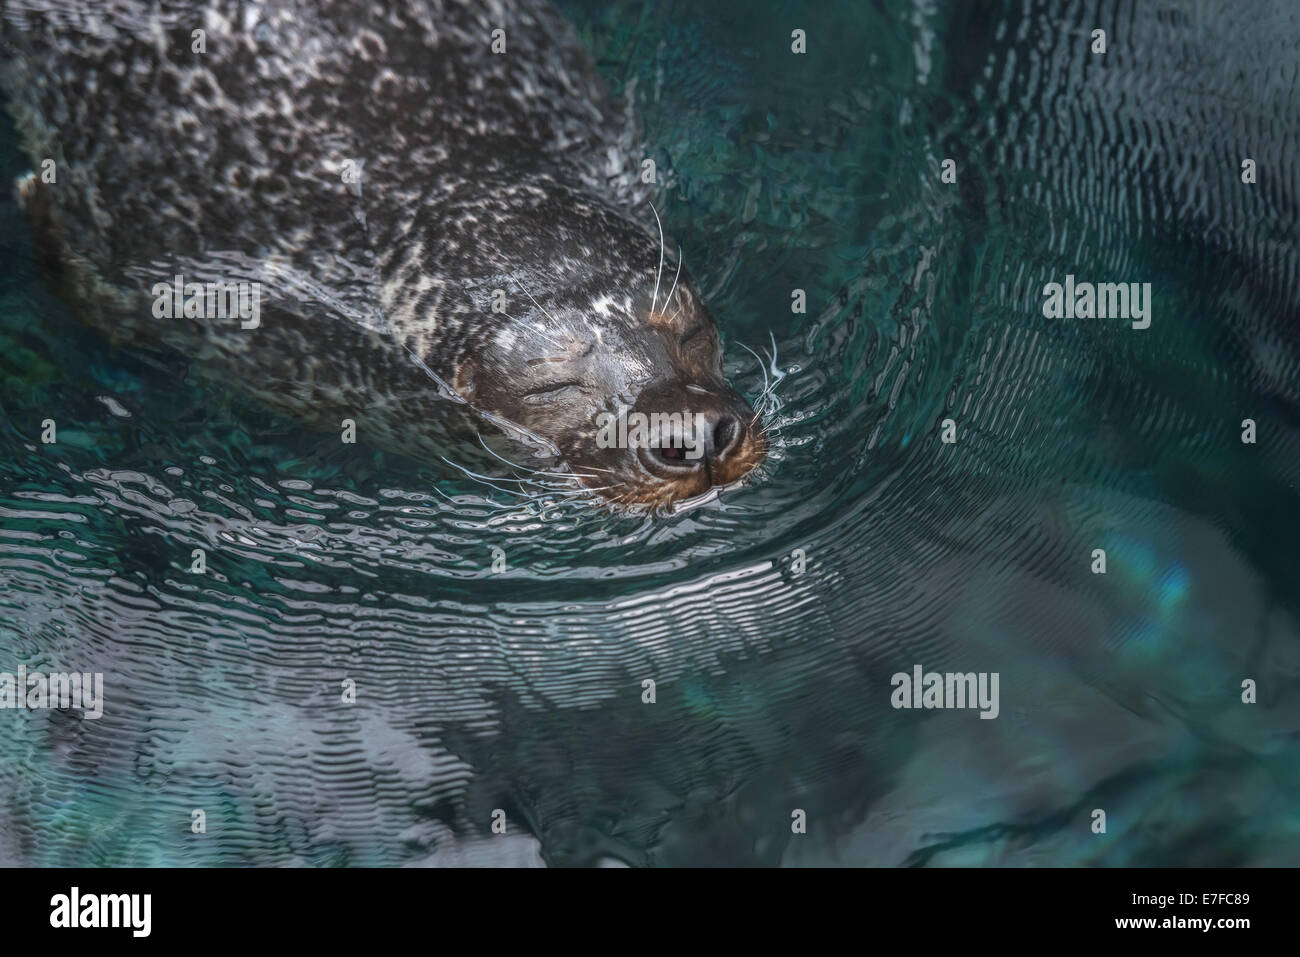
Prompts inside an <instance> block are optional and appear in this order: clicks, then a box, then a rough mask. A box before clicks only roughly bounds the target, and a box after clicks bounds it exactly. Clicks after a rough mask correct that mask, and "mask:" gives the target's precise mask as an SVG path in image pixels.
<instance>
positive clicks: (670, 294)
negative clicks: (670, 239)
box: [664, 246, 682, 319]
mask: <svg viewBox="0 0 1300 957" xmlns="http://www.w3.org/2000/svg"><path fill="white" fill-rule="evenodd" d="M681 274H682V247H681V246H678V247H677V274H676V275H674V276H673V288H672V289H669V290H668V298H667V299H665V300H664V306H665V307H666V306H667V305H668V304H669V303H670V302H672V301H673V293H675V292H676V291H677V279H678V277H679V276H681ZM677 311H678V312H680V311H681V307H680V306H679V307H678V310H677ZM673 318H674V319H676V318H677V315H676V313H674V314H673Z"/></svg>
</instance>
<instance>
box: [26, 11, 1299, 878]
mask: <svg viewBox="0 0 1300 957" xmlns="http://www.w3.org/2000/svg"><path fill="white" fill-rule="evenodd" d="M946 6H949V5H943V4H937V3H932V2H924V0H917V2H915V3H903V2H898V0H891V2H889V3H885V4H878V5H868V4H848V3H846V4H841V5H838V6H837V7H836V8H835V9H834V10H833V11H825V12H809V11H806V10H801V9H799V8H795V7H791V9H790V10H785V9H783V8H781V7H780V6H779V5H772V6H771V8H770V9H768V10H766V11H765V12H761V13H756V12H755V11H754V10H753V8H752V5H751V4H747V3H740V2H736V0H726V2H720V3H716V4H710V5H705V6H704V7H701V6H699V5H686V4H681V3H659V2H651V3H647V4H614V5H606V4H596V3H586V2H577V0H574V2H570V3H566V4H565V5H564V8H565V12H566V13H567V14H568V15H569V16H570V18H571V19H572V20H573V21H574V23H575V24H576V25H577V27H578V29H579V33H580V35H581V36H582V38H583V40H584V42H586V43H587V45H588V46H589V48H590V49H591V50H592V51H593V54H594V55H595V56H596V58H597V61H598V63H599V64H600V66H601V69H602V71H603V72H604V73H605V75H606V76H607V77H608V79H609V80H610V82H611V84H612V85H614V86H615V87H616V88H617V89H628V88H630V89H631V90H632V91H633V95H634V96H635V98H636V100H637V102H638V104H639V109H640V111H641V114H642V120H643V125H644V128H645V130H646V134H647V140H648V142H649V144H650V155H651V156H652V157H654V158H655V159H656V161H657V163H658V165H659V170H660V175H661V177H663V178H664V179H666V181H667V185H666V186H665V188H664V190H663V191H662V196H661V201H660V210H661V212H662V214H663V218H664V224H665V229H666V230H667V232H668V233H669V234H670V235H671V236H672V237H673V239H674V240H675V241H676V242H679V243H680V244H681V247H682V250H683V253H684V256H685V261H686V263H687V265H688V266H689V268H690V269H691V270H692V272H693V273H694V274H695V275H696V277H697V279H698V283H699V286H700V288H701V290H702V291H703V292H704V294H705V296H706V299H707V301H708V303H709V305H710V307H711V309H712V311H713V312H714V314H715V316H716V317H717V318H718V320H719V324H720V325H721V327H722V329H723V332H724V336H725V338H726V342H727V368H728V372H729V374H730V375H731V376H732V381H733V382H735V383H737V384H738V386H740V387H741V388H742V389H744V390H745V391H746V393H747V394H748V395H750V396H756V395H758V394H759V393H761V392H762V391H763V389H764V387H765V383H770V382H771V381H772V380H773V379H774V378H776V377H778V376H780V377H782V378H781V380H780V383H779V385H778V386H777V387H776V389H775V393H774V395H775V405H774V407H773V408H772V409H771V410H770V411H769V413H768V417H767V418H768V421H769V425H770V427H771V428H772V429H773V430H774V431H773V435H774V436H775V445H774V449H773V454H772V455H771V457H770V460H769V462H768V464H767V465H766V466H765V467H764V469H763V473H762V475H761V476H760V477H759V479H758V481H756V482H755V483H754V484H753V485H751V486H750V487H747V488H744V489H740V490H737V491H734V492H728V493H726V494H725V495H723V496H722V498H721V499H720V500H719V501H716V502H712V503H709V504H706V505H705V506H702V507H700V508H696V509H692V510H690V511H687V512H685V513H683V514H680V515H676V516H672V517H644V516H642V517H627V516H622V517H611V516H609V515H606V514H604V513H603V512H600V511H598V510H592V509H583V508H575V507H573V506H571V505H567V504H564V503H561V504H560V506H558V507H554V508H550V509H545V508H542V509H539V508H538V507H536V506H535V505H530V504H529V503H525V502H520V501H518V500H513V499H512V498H511V497H509V496H505V495H501V494H499V493H496V492H492V491H490V490H488V489H485V488H484V487H483V486H482V485H481V484H480V483H478V482H475V481H472V480H470V479H468V478H466V477H465V476H464V475H462V474H460V473H458V472H457V471H455V470H454V469H447V468H435V467H433V466H431V465H428V464H420V463H416V462H412V461H406V460H402V459H400V458H398V457H396V456H393V455H391V454H384V453H380V452H376V451H374V450H371V449H366V448H364V447H362V446H343V445H341V444H340V443H339V442H338V440H337V437H336V436H334V435H333V434H327V435H321V434H315V433H310V432H306V431H304V430H303V429H302V428H301V427H300V426H298V425H297V424H296V423H294V422H290V421H285V420H282V419H279V418H276V417H274V416H272V415H269V414H268V413H266V412H265V411H263V410H261V409H259V408H257V407H256V406H255V405H253V404H251V403H250V402H248V401H246V400H243V399H241V398H240V396H239V395H238V393H237V392H236V391H234V390H225V389H222V388H218V387H213V386H211V385H207V384H204V383H202V382H200V381H199V380H198V378H197V377H196V376H195V375H194V374H193V372H192V371H191V370H190V369H189V368H188V366H187V365H186V363H185V362H184V361H182V360H180V359H178V358H176V357H174V356H170V355H163V354H157V355H146V354H141V353H138V352H127V351H124V350H120V349H116V348H114V347H113V346H112V344H111V343H109V342H106V341H105V340H104V339H103V338H102V337H100V336H98V335H96V334H94V333H91V332H89V331H88V330H86V329H85V328H83V327H82V326H81V325H80V324H79V323H78V322H77V321H76V320H75V319H74V318H73V317H71V316H70V315H69V314H68V312H67V311H66V309H65V308H64V307H63V306H62V305H60V304H59V303H58V302H57V300H55V299H54V298H53V296H52V295H51V294H50V292H49V291H48V290H47V289H46V288H45V286H44V284H43V283H42V281H41V280H40V278H39V276H38V274H37V270H36V268H35V266H34V264H33V263H32V260H31V250H30V240H29V236H28V234H27V232H26V230H25V226H24V224H23V223H22V221H21V220H20V217H19V215H18V212H17V210H16V209H15V207H14V205H13V203H12V202H10V201H5V202H4V203H3V204H2V205H0V220H2V221H0V242H2V243H3V244H4V246H3V249H0V257H2V260H3V262H4V264H5V266H6V268H5V269H4V270H3V271H2V272H0V375H2V377H3V385H2V386H0V403H2V404H3V419H2V427H0V670H9V671H13V670H15V669H16V667H17V665H18V664H20V663H22V664H25V665H26V666H27V667H28V669H29V670H38V669H43V670H47V671H49V670H65V669H66V670H72V669H75V670H78V671H91V672H93V671H102V672H104V675H105V696H106V703H105V710H104V715H103V717H102V718H101V719H99V720H97V721H92V720H85V719H83V718H82V717H81V716H80V714H79V713H78V712H75V711H73V712H56V711H45V712H12V711H9V712H3V713H0V716H2V718H3V720H0V754H2V755H3V760H4V761H5V773H4V775H3V777H2V778H0V789H2V791H0V793H2V794H3V807H4V809H5V810H4V814H3V817H2V818H0V821H2V822H3V823H0V848H3V858H4V859H6V860H8V861H13V862H22V863H32V864H85V863H89V864H248V863H256V864H312V865H319V864H351V865H363V864H365V865H370V864H423V863H548V864H552V865H562V864H593V863H617V862H623V863H628V864H633V865H645V864H654V865H670V864H787V865H799V864H817V863H848V864H901V863H914V864H915V863H920V864H935V865H944V864H1016V865H1020V864H1047V863H1052V864H1078V863H1084V864H1103V865H1124V864H1188V863H1215V864H1238V863H1252V864H1260V863H1272V864H1282V863H1295V862H1296V861H1297V859H1300V854H1298V851H1300V812H1298V808H1300V804H1298V799H1300V762H1298V761H1297V757H1300V755H1298V754H1297V748H1296V744H1295V742H1296V740H1297V739H1296V734H1295V732H1296V731H1297V728H1300V696H1298V695H1297V681H1298V679H1300V653H1298V646H1297V635H1296V595H1297V589H1296V585H1297V580H1298V572H1300V569H1298V568H1297V558H1296V553H1295V550H1294V547H1293V543H1294V542H1295V541H1296V540H1297V535H1298V534H1300V519H1298V516H1300V511H1298V510H1297V507H1296V506H1297V500H1296V479H1297V475H1298V474H1300V454H1297V453H1298V452H1300V432H1298V431H1297V428H1298V426H1300V414H1298V413H1300V408H1298V407H1297V400H1298V399H1300V375H1298V374H1297V368H1298V365H1300V363H1298V361H1297V360H1298V355H1300V354H1298V351H1297V350H1298V348H1300V343H1298V342H1297V338H1296V335H1295V329H1296V328H1297V327H1296V325H1295V323H1296V319H1297V313H1298V307H1297V303H1298V302H1300V299H1298V295H1297V293H1298V291H1300V283H1298V280H1297V277H1298V276H1300V268H1298V267H1297V262H1296V257H1297V252H1296V251H1297V248H1298V246H1297V239H1298V238H1300V237H1298V234H1297V210H1298V208H1300V205H1298V201H1297V197H1300V168H1298V167H1297V164H1296V163H1295V161H1294V156H1295V150H1296V147H1297V134H1298V132H1300V125H1298V123H1297V117H1298V116H1300V111H1298V110H1297V108H1296V107H1297V106H1298V105H1300V89H1298V87H1297V83H1298V82H1300V81H1298V79H1297V62H1300V61H1298V60H1297V56H1296V54H1297V50H1300V13H1298V12H1297V11H1296V10H1295V9H1294V8H1293V5H1291V4H1289V3H1286V2H1278V3H1274V4H1261V5H1260V9H1259V10H1258V11H1256V12H1255V13H1253V14H1252V16H1251V17H1249V18H1242V17H1239V16H1238V14H1237V13H1236V12H1235V7H1234V6H1233V5H1232V4H1228V3H1226V2H1223V3H1199V4H1189V5H1182V6H1180V10H1179V11H1177V12H1174V11H1164V10H1156V9H1153V8H1152V5H1140V6H1141V7H1145V9H1139V8H1138V6H1135V5H1129V4H1110V3H1103V4H1101V5H1100V7H1101V9H1100V10H1096V9H1093V6H1092V5H1082V4H1065V5H1059V4H1042V5H1034V4H1030V5H1027V6H1029V7H1030V9H1029V10H1027V11H1026V10H1025V9H1023V8H1022V5H1021V4H1013V3H1007V4H1005V5H1004V7H1001V8H998V9H996V10H994V9H993V8H995V7H997V5H980V6H981V7H982V8H983V10H982V12H980V13H978V14H976V13H974V12H961V11H958V12H953V11H949V10H945V9H944V7H946ZM952 6H956V7H964V6H966V5H952ZM970 6H971V10H973V9H974V8H975V6H976V5H970ZM1058 7H1064V9H1057V8H1058ZM1242 21H1244V22H1242ZM795 27H801V28H803V29H805V30H807V31H808V53H807V54H806V55H803V56H797V55H795V54H792V53H791V52H790V31H791V30H792V29H794V28H795ZM1096 27H1102V28H1104V29H1106V30H1107V36H1108V41H1109V49H1108V52H1107V53H1106V54H1104V55H1097V54H1092V53H1090V52H1089V49H1088V46H1089V43H1090V39H1089V38H1090V33H1091V31H1092V30H1093V29H1094V28H1096ZM633 81H635V82H633ZM14 139H15V138H14V136H13V133H12V130H8V129H7V130H6V131H5V132H4V134H3V136H2V137H0V143H2V144H3V151H2V152H0V159H2V160H3V172H4V174H5V177H6V179H7V178H8V177H9V176H11V175H12V174H15V173H17V172H20V171H21V170H22V169H24V168H25V167H26V162H25V160H24V159H23V158H22V156H21V155H20V153H19V151H18V148H17V144H16V143H15V142H14ZM1244 156H1251V157H1252V158H1254V159H1255V160H1256V162H1257V164H1258V168H1259V174H1258V182H1257V183H1256V184H1255V185H1253V186H1249V185H1245V184H1243V183H1242V182H1241V179H1240V163H1241V159H1242V158H1243V157H1244ZM945 158H952V159H954V160H955V161H956V171H957V182H956V183H955V184H951V183H945V182H943V181H942V179H941V175H940V173H941V166H940V163H941V161H942V160H943V159H945ZM1067 274H1073V275H1074V276H1076V277H1077V278H1078V280H1079V281H1094V282H1150V283H1151V284H1152V289H1153V294H1152V295H1153V309H1152V321H1151V327H1150V328H1149V329H1146V330H1135V329H1132V328H1131V327H1130V325H1129V323H1127V322H1125V321H1122V320H1100V319H1092V320H1088V319H1079V320H1065V319H1048V318H1046V317H1044V315H1043V311H1042V303H1043V287H1044V285H1045V284H1046V283H1048V282H1054V281H1055V282H1064V280H1065V276H1066V275H1067ZM793 289H802V290H804V291H805V294H806V299H807V312H806V313H805V314H796V313H792V311H791V290H793ZM746 346H747V347H749V348H750V349H753V350H755V351H757V352H759V353H760V354H762V353H764V351H765V350H766V356H767V358H765V359H764V360H763V362H762V363H760V362H759V361H758V360H757V359H756V358H755V356H754V354H752V353H751V352H749V351H747V349H746V348H745V347H746ZM773 346H775V352H776V358H775V360H772V359H771V358H770V356H771V352H772V349H773ZM46 418H53V419H55V420H56V422H57V425H58V439H59V441H58V443H57V445H53V446H51V445H43V444H41V442H40V441H39V435H40V432H41V428H42V425H41V423H42V420H44V419H46ZM949 418H950V419H952V420H953V422H954V425H955V428H956V430H957V441H956V442H955V443H953V444H945V443H943V442H942V441H941V431H942V424H941V423H942V421H943V420H944V419H949ZM1245 418H1252V419H1254V420H1255V422H1256V424H1257V431H1258V436H1259V438H1258V442H1257V443H1256V444H1253V445H1250V444H1243V443H1242V442H1241V438H1240V437H1241V432H1242V426H1241V421H1242V420H1243V419H1245ZM196 548H201V549H204V550H205V551H206V555H207V565H208V568H207V572H206V574H203V575H195V574H191V573H190V571H189V569H190V564H191V553H192V550H193V549H196ZM494 548H496V549H500V550H501V553H503V554H504V557H505V561H506V567H505V570H504V571H501V572H494V571H493V568H492V563H493V558H494V555H495V554H497V553H496V552H494V551H493V549H494ZM1098 548H1100V549H1104V550H1105V552H1106V555H1107V573H1106V574H1105V575H1094V574H1092V572H1091V570H1090V566H1091V565H1092V563H1093V550H1094V549H1098ZM796 550H801V551H796ZM801 568H802V571H800V569H801ZM916 664H920V665H922V666H924V667H925V668H926V669H927V670H935V671H977V672H997V673H998V674H999V675H1000V713H999V716H998V718H997V719H996V720H980V719H979V718H978V715H977V712H975V711H971V710H966V711H938V710H932V711H925V710H920V711H918V710H896V709H894V708H892V707H891V705H890V693H891V680H890V679H891V676H892V675H893V674H894V673H896V672H907V673H910V672H911V669H912V667H913V666H914V665H916ZM347 678H351V679H353V680H355V682H356V687H357V703H356V704H354V705H345V704H342V703H341V701H340V694H341V684H340V683H341V682H342V681H343V680H344V679H347ZM646 679H652V680H653V681H654V682H655V683H656V686H655V691H656V701H655V703H654V704H646V703H643V700H642V697H643V682H644V681H645V680H646ZM1246 679H1250V680H1253V681H1254V682H1256V683H1257V687H1258V703H1256V704H1254V705H1247V704H1243V703H1242V701H1241V693H1242V692H1241V685H1242V681H1243V680H1246ZM1098 808H1100V809H1103V810H1105V811H1106V814H1107V830H1106V833H1105V834H1094V833H1093V832H1092V830H1091V824H1092V821H1093V816H1092V813H1093V810H1094V809H1098ZM195 809H202V810H203V811H204V812H205V814H206V823H207V833H206V834H202V835H196V834H194V833H192V832H191V821H192V812H193V811H194V810H195ZM497 809H500V810H501V811H503V812H504V813H505V819H506V821H507V833H506V835H504V836H499V835H494V834H493V833H492V831H491V823H492V820H493V812H494V811H495V810H497ZM796 810H802V811H803V812H805V814H806V817H807V822H808V826H807V833H806V834H794V833H792V829H791V821H792V814H793V813H794V812H795V811H796Z"/></svg>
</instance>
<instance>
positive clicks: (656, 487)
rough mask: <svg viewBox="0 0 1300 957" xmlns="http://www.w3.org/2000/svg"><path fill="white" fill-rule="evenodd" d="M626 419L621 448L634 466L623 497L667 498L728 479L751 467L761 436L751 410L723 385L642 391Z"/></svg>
mask: <svg viewBox="0 0 1300 957" xmlns="http://www.w3.org/2000/svg"><path fill="white" fill-rule="evenodd" d="M627 419H628V420H629V421H630V422H632V423H634V425H641V424H645V428H644V429H643V430H642V431H641V432H639V433H638V432H636V431H630V432H629V441H628V443H627V450H628V452H629V454H630V455H631V456H632V457H633V459H634V461H635V462H636V463H637V464H638V465H639V466H640V467H639V468H638V469H637V470H636V471H637V472H638V473H639V475H637V476H635V477H632V478H631V479H630V481H629V484H630V485H631V486H632V488H631V489H629V490H628V491H630V493H631V494H630V495H628V496H627V497H628V499H630V500H632V501H639V502H642V503H647V504H652V503H662V504H670V503H672V502H675V501H680V500H682V499H687V498H691V497H693V496H696V495H700V494H703V493H704V492H707V491H708V490H709V489H711V488H713V487H715V486H726V485H731V484H733V483H735V482H737V481H739V480H740V479H742V478H744V477H745V476H746V475H747V474H748V473H749V472H751V471H753V469H754V468H755V467H757V466H758V465H759V464H760V463H761V462H762V461H763V458H764V457H765V455H766V452H767V440H766V436H765V435H764V433H763V429H762V427H761V426H760V425H759V424H758V421H757V416H756V415H755V414H754V412H753V410H752V409H750V408H749V406H748V405H747V404H746V403H745V401H744V399H742V398H741V397H740V396H739V395H738V394H736V393H735V392H733V391H732V390H731V388H730V387H729V386H726V385H725V384H718V385H717V386H716V387H714V388H711V389H706V388H702V387H699V386H689V387H687V388H686V389H684V390H683V389H680V388H670V389H667V390H664V391H662V392H650V393H648V394H643V395H642V397H641V401H640V402H638V403H637V405H636V408H635V409H633V410H632V411H631V412H630V413H629V414H628V415H627Z"/></svg>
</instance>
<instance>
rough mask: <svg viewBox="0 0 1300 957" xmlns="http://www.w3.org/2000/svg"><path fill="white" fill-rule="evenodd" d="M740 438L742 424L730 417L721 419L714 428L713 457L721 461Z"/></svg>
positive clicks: (725, 416)
mask: <svg viewBox="0 0 1300 957" xmlns="http://www.w3.org/2000/svg"><path fill="white" fill-rule="evenodd" d="M739 437H740V423H739V422H737V421H736V420H735V419H734V418H732V417H731V416H729V415H724V416H722V417H720V418H719V419H718V421H717V423H716V424H715V425H714V426H713V457H714V458H715V459H720V458H722V457H723V456H724V455H726V454H727V453H728V452H730V451H731V447H732V445H734V444H735V442H736V439H737V438H739Z"/></svg>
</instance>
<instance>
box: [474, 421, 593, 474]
mask: <svg viewBox="0 0 1300 957" xmlns="http://www.w3.org/2000/svg"><path fill="white" fill-rule="evenodd" d="M474 434H475V435H476V436H477V437H478V443H479V445H481V446H483V448H484V450H485V451H486V452H487V453H488V454H489V455H491V456H493V457H494V458H498V459H500V460H501V461H502V462H505V463H506V465H509V466H510V467H511V468H516V469H519V470H520V471H521V472H528V473H529V474H531V475H548V476H553V477H555V478H574V477H577V478H598V477H599V476H596V475H583V474H582V473H581V472H574V471H568V472H547V471H544V470H543V469H535V468H530V467H528V466H526V465H518V464H516V463H515V462H511V461H510V460H509V459H508V458H506V457H505V456H503V455H499V454H498V453H497V452H495V451H493V450H492V449H490V448H488V444H487V443H486V442H484V441H483V433H481V432H475V433H474ZM604 471H609V470H608V469H605V470H604Z"/></svg>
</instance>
